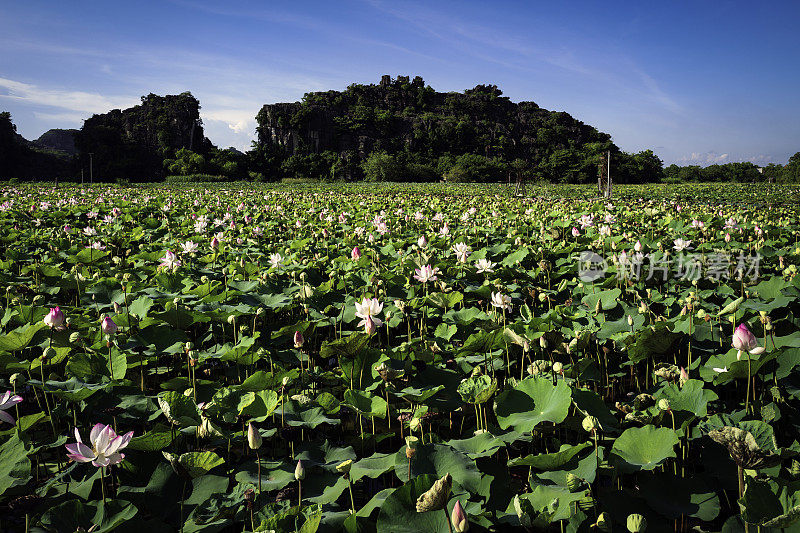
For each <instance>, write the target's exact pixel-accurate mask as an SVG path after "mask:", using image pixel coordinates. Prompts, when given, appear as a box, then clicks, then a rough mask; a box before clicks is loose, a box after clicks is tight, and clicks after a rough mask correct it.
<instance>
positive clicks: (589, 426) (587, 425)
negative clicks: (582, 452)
mask: <svg viewBox="0 0 800 533" xmlns="http://www.w3.org/2000/svg"><path fill="white" fill-rule="evenodd" d="M581 426H583V429H584V431H587V432H589V433H592V432H594V431H595V430H596V429H597V428H598V427H600V422H599V421H598V420H597V418H595V417H593V416H592V415H586V417H584V419H583V421H582V422H581Z"/></svg>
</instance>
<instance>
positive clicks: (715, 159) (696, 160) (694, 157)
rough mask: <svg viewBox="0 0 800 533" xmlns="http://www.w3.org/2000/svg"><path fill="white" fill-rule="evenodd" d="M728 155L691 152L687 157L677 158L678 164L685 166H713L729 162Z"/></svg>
mask: <svg viewBox="0 0 800 533" xmlns="http://www.w3.org/2000/svg"><path fill="white" fill-rule="evenodd" d="M729 157H730V154H718V153H717V152H714V151H713V150H712V151H711V152H692V154H691V155H689V156H684V157H680V158H678V162H679V163H683V164H687V165H715V164H723V163H729V162H730V159H729Z"/></svg>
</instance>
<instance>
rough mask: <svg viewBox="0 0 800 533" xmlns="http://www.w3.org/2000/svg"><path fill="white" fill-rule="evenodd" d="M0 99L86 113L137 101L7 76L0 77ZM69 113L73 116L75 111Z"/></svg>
mask: <svg viewBox="0 0 800 533" xmlns="http://www.w3.org/2000/svg"><path fill="white" fill-rule="evenodd" d="M0 99H3V100H14V101H17V102H23V103H26V104H31V105H40V106H47V107H53V108H56V109H64V110H68V111H78V112H82V113H86V114H87V115H90V114H93V113H105V112H107V111H108V110H110V109H118V108H124V107H130V106H132V105H136V104H137V103H138V102H137V99H136V98H132V97H127V96H118V97H117V96H111V97H107V96H102V95H101V94H99V93H89V92H84V91H70V90H68V89H61V88H47V89H45V88H42V87H39V86H38V85H33V84H30V83H24V82H21V81H16V80H9V79H7V78H0ZM62 115H63V113H62ZM71 115H73V116H75V115H76V113H72V114H71ZM84 118H85V117H84Z"/></svg>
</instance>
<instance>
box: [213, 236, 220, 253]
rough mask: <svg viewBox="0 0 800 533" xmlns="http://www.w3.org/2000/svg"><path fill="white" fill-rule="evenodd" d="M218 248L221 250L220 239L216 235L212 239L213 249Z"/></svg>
mask: <svg viewBox="0 0 800 533" xmlns="http://www.w3.org/2000/svg"><path fill="white" fill-rule="evenodd" d="M218 248H219V239H217V236H216V235H214V236H213V237H211V249H212V250H216V249H218Z"/></svg>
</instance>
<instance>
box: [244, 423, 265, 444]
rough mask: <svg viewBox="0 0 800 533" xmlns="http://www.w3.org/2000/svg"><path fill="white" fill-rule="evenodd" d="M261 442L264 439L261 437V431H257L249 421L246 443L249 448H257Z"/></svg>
mask: <svg viewBox="0 0 800 533" xmlns="http://www.w3.org/2000/svg"><path fill="white" fill-rule="evenodd" d="M263 442H264V439H262V438H261V433H259V432H258V430H257V429H256V427H255V426H254V425H253V423H252V422H250V423H249V424H247V444H248V445H249V446H250V449H251V450H257V449H259V448H261V444H262V443H263Z"/></svg>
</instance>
